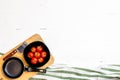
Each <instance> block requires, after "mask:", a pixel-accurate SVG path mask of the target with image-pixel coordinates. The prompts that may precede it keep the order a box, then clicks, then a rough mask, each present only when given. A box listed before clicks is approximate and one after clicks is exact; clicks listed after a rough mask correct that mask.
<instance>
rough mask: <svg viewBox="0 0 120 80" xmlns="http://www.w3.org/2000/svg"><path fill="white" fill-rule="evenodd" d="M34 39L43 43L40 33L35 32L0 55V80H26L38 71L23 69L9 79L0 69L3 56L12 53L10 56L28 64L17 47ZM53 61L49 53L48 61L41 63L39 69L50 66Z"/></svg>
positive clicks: (3, 60) (3, 59)
mask: <svg viewBox="0 0 120 80" xmlns="http://www.w3.org/2000/svg"><path fill="white" fill-rule="evenodd" d="M34 41H41V42H43V43H44V41H43V39H42V38H41V36H40V35H38V34H35V35H33V36H32V37H30V38H29V39H27V40H25V41H24V42H22V43H20V44H19V45H17V46H16V47H15V48H13V49H11V50H10V51H8V52H7V53H5V54H4V55H3V56H1V57H0V65H1V66H0V80H28V79H29V78H30V77H32V76H34V75H36V74H37V73H38V72H27V71H24V72H23V74H22V75H21V76H20V77H18V78H15V79H11V78H9V77H7V76H6V75H5V74H4V72H3V69H2V65H3V63H4V62H5V58H6V57H7V56H8V55H10V54H12V56H11V57H17V58H19V59H21V60H22V62H23V63H24V65H26V66H27V65H28V64H27V63H26V61H25V59H24V56H23V53H22V52H20V51H18V50H17V49H18V48H20V46H21V45H23V44H24V43H26V44H30V43H31V42H34ZM53 62H54V58H53V56H52V54H50V59H49V61H48V62H47V63H46V64H45V65H43V66H42V67H40V68H41V69H45V68H47V67H48V66H50V65H51V64H53Z"/></svg>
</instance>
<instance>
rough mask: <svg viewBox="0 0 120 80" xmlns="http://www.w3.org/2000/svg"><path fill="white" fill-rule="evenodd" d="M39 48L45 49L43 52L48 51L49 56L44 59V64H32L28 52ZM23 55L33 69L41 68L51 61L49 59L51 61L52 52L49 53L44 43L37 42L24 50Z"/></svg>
mask: <svg viewBox="0 0 120 80" xmlns="http://www.w3.org/2000/svg"><path fill="white" fill-rule="evenodd" d="M37 46H42V47H43V51H46V52H47V56H46V57H45V58H44V62H42V63H37V64H32V63H31V59H30V58H29V57H28V56H27V55H28V52H30V51H31V50H30V49H31V48H32V47H37ZM23 54H24V58H25V60H26V62H27V63H28V64H29V66H31V67H41V66H43V65H45V64H46V63H47V62H48V61H49V59H50V51H49V49H48V48H47V46H46V45H45V44H44V43H43V42H41V41H35V42H32V43H30V44H29V45H28V46H27V47H26V48H25V49H24V52H23Z"/></svg>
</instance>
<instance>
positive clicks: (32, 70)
mask: <svg viewBox="0 0 120 80" xmlns="http://www.w3.org/2000/svg"><path fill="white" fill-rule="evenodd" d="M25 70H26V71H28V72H40V73H46V69H39V68H36V67H30V66H29V67H27V66H25Z"/></svg>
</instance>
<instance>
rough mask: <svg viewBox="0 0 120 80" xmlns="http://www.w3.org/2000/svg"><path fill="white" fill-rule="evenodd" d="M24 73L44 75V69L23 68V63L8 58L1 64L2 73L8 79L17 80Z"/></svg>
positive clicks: (13, 58)
mask: <svg viewBox="0 0 120 80" xmlns="http://www.w3.org/2000/svg"><path fill="white" fill-rule="evenodd" d="M24 71H28V72H41V73H45V72H46V70H45V69H37V68H32V67H29V66H28V67H27V66H24V64H23V62H22V61H21V60H20V59H19V58H16V57H11V58H8V59H7V60H6V61H5V62H4V64H3V72H4V74H5V75H6V76H7V77H9V78H18V77H20V76H21V75H22V73H23V72H24Z"/></svg>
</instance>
